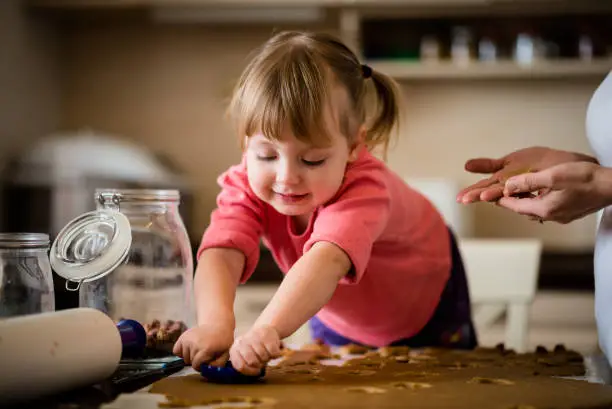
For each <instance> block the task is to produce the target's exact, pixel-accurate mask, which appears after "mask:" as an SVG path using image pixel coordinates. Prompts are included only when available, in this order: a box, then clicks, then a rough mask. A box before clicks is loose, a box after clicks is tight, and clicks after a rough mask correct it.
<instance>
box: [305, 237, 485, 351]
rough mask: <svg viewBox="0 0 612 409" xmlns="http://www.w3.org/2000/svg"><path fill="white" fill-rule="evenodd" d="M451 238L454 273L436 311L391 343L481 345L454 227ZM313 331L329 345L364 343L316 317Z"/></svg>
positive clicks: (412, 345)
mask: <svg viewBox="0 0 612 409" xmlns="http://www.w3.org/2000/svg"><path fill="white" fill-rule="evenodd" d="M449 240H450V244H451V251H452V264H451V274H450V277H449V279H448V281H447V282H446V286H445V287H444V290H443V291H442V295H441V296H440V302H439V303H438V306H437V307H436V310H435V311H434V313H433V315H432V317H431V319H430V320H429V321H428V322H427V324H425V326H424V327H423V328H422V329H421V331H419V332H418V333H417V334H415V335H413V336H411V337H409V338H404V339H398V340H397V341H394V342H393V343H391V346H400V345H402V346H404V345H405V346H410V347H413V348H420V347H443V348H457V349H473V348H475V347H476V346H477V345H478V340H477V337H476V330H475V329H474V325H473V323H472V311H471V307H470V295H469V292H468V285H467V278H466V275H465V269H464V267H463V261H462V260H461V254H460V253H459V248H458V247H457V241H456V239H455V235H454V234H453V232H452V231H451V230H450V229H449ZM310 331H311V333H312V338H313V339H315V340H320V341H322V342H324V343H326V344H329V345H346V344H360V343H359V342H357V341H354V340H351V339H348V338H345V337H344V336H342V335H340V334H338V333H337V332H334V331H333V330H332V329H330V328H328V327H326V326H325V324H323V323H322V322H321V320H319V319H318V318H317V317H316V316H315V317H313V318H312V319H311V320H310Z"/></svg>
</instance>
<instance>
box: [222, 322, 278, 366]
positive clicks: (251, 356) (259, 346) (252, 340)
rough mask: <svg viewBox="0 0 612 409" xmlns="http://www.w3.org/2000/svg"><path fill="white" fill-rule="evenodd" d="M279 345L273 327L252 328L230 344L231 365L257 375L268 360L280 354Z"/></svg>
mask: <svg viewBox="0 0 612 409" xmlns="http://www.w3.org/2000/svg"><path fill="white" fill-rule="evenodd" d="M281 346H282V344H281V340H280V338H279V336H278V332H277V331H276V330H275V329H274V328H272V327H270V326H261V327H256V328H252V329H251V330H249V332H247V333H246V334H244V335H243V336H241V337H239V338H238V339H236V341H235V342H234V345H232V347H231V349H230V360H231V361H232V366H233V367H234V368H235V369H236V370H237V371H239V372H242V373H243V374H245V375H258V374H259V372H260V371H261V370H262V369H263V367H264V366H265V365H266V364H267V363H268V361H269V360H271V359H274V358H278V357H279V356H280V355H281Z"/></svg>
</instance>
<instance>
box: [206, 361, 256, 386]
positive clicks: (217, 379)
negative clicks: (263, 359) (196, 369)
mask: <svg viewBox="0 0 612 409" xmlns="http://www.w3.org/2000/svg"><path fill="white" fill-rule="evenodd" d="M200 374H201V375H202V376H203V377H204V378H206V379H207V380H208V381H209V382H212V383H225V384H245V383H254V382H257V381H259V380H260V379H261V378H263V377H264V376H265V375H266V368H265V367H264V368H262V370H261V372H260V373H259V374H257V375H245V374H243V373H241V372H238V370H236V369H235V368H234V367H233V366H232V363H231V362H230V361H227V363H226V364H225V366H212V365H206V364H203V365H202V366H200Z"/></svg>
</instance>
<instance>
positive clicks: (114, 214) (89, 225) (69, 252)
mask: <svg viewBox="0 0 612 409" xmlns="http://www.w3.org/2000/svg"><path fill="white" fill-rule="evenodd" d="M131 244H132V232H131V229H130V222H129V220H128V218H127V217H126V216H125V215H124V214H122V213H120V212H118V211H116V210H110V209H105V210H97V211H93V212H89V213H85V214H82V215H81V216H79V217H77V218H75V219H74V220H72V221H70V222H69V223H68V224H67V225H66V226H65V227H64V228H63V229H62V230H61V231H60V232H59V234H58V236H57V238H56V239H55V241H54V242H53V245H52V246H51V251H50V252H49V259H50V261H51V267H52V268H53V270H54V271H55V272H56V273H57V274H58V275H60V276H61V277H63V278H65V279H66V280H67V281H66V289H68V290H72V291H74V290H78V288H79V287H80V286H81V283H83V282H88V281H93V280H97V279H99V278H102V277H104V276H105V275H107V274H108V273H110V272H111V271H113V270H114V269H115V268H116V267H117V266H118V265H120V264H121V263H122V262H123V261H124V260H125V258H126V256H127V254H128V252H129V250H130V246H131ZM71 282H72V283H77V284H78V285H77V286H76V288H74V287H70V283H71Z"/></svg>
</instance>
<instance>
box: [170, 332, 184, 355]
mask: <svg viewBox="0 0 612 409" xmlns="http://www.w3.org/2000/svg"><path fill="white" fill-rule="evenodd" d="M172 353H173V354H174V355H176V356H178V357H179V358H182V357H183V340H182V339H181V338H180V337H179V339H178V340H177V341H176V342H175V343H174V346H173V347H172Z"/></svg>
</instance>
